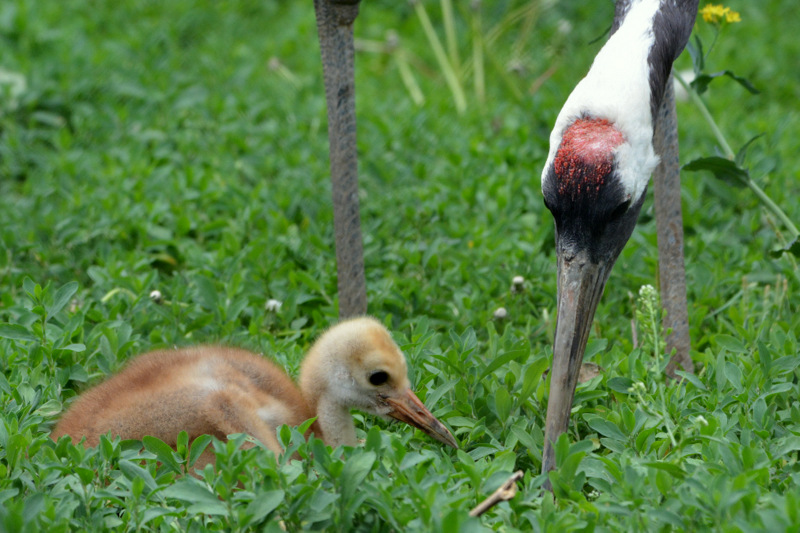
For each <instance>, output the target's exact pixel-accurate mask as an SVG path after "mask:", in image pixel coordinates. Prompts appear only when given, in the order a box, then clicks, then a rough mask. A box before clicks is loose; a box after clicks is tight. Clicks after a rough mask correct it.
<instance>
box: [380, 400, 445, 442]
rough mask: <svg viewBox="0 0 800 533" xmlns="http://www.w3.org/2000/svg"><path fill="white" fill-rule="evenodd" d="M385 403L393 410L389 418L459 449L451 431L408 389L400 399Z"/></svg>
mask: <svg viewBox="0 0 800 533" xmlns="http://www.w3.org/2000/svg"><path fill="white" fill-rule="evenodd" d="M385 401H386V403H387V404H388V405H389V407H391V408H392V410H391V411H390V412H389V413H387V414H388V416H390V417H392V418H394V419H395V420H400V421H401V422H405V423H406V424H408V425H410V426H414V427H415V428H419V429H421V430H422V431H424V432H425V433H427V434H428V435H430V436H431V437H433V438H434V439H436V440H438V441H439V442H441V443H444V444H447V445H448V446H452V447H453V448H458V444H457V443H456V439H454V438H453V435H452V434H451V433H450V431H448V429H447V428H446V427H444V424H442V423H441V422H439V420H437V419H436V417H435V416H433V415H432V414H431V412H430V411H428V408H427V407H425V405H424V404H423V403H422V402H421V401H420V399H419V398H417V395H416V394H414V393H413V392H412V391H411V389H406V391H405V392H404V393H403V394H401V395H400V396H398V397H394V398H392V397H390V398H386V400H385Z"/></svg>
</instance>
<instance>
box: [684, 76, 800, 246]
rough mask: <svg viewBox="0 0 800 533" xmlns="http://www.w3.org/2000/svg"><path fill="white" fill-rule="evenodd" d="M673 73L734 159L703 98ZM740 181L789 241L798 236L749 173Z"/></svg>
mask: <svg viewBox="0 0 800 533" xmlns="http://www.w3.org/2000/svg"><path fill="white" fill-rule="evenodd" d="M673 74H674V75H675V79H677V80H678V83H680V84H681V86H682V87H683V88H684V89H685V90H686V92H687V93H688V94H689V98H691V99H692V102H693V103H694V104H695V105H696V106H697V108H698V109H699V110H700V114H701V115H703V118H705V119H706V122H707V123H708V125H709V127H710V128H711V131H712V133H713V134H714V137H716V138H717V142H718V143H719V144H720V147H722V151H723V152H724V153H725V156H726V157H727V158H728V159H731V160H732V159H734V158H735V157H736V154H735V153H734V152H733V150H732V149H731V146H730V145H729V144H728V141H727V140H726V139H725V135H723V133H722V130H720V129H719V126H717V123H716V121H715V120H714V117H712V116H711V113H710V112H709V110H708V108H707V107H706V104H705V102H703V99H702V98H700V95H699V94H697V91H695V90H694V87H692V86H691V85H689V84H688V83H686V80H684V79H683V78H682V77H681V75H680V74H679V73H678V72H673ZM742 181H743V182H744V184H745V185H747V186H748V187H749V188H750V190H751V191H753V193H755V195H756V197H757V198H758V199H759V200H760V201H761V203H763V204H764V206H765V207H766V208H767V209H768V210H769V211H770V212H771V213H772V214H773V215H775V217H776V218H778V220H780V221H781V222H783V224H784V225H785V226H786V227H787V228H788V230H789V232H790V233H791V238H790V239H789V241H790V242H792V241H794V240H795V239H797V238H798V237H799V236H800V230H798V229H797V226H795V225H794V223H793V222H792V220H791V219H790V218H789V217H788V216H787V215H786V213H784V212H783V210H782V209H781V208H780V207H779V206H778V204H776V203H775V202H774V201H773V200H772V198H770V197H769V196H767V193H765V192H764V190H763V189H762V188H761V187H759V186H758V185H757V184H756V182H754V181H753V179H752V178H751V177H750V175H749V174H748V175H747V177H746V178H742Z"/></svg>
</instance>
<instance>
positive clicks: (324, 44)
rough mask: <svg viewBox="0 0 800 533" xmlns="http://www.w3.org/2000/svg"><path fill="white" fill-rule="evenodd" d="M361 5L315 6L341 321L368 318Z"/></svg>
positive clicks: (348, 0) (351, 1) (328, 2)
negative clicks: (359, 131) (356, 35)
mask: <svg viewBox="0 0 800 533" xmlns="http://www.w3.org/2000/svg"><path fill="white" fill-rule="evenodd" d="M359 1H360V0H314V9H315V11H316V16H317V29H318V31H319V43H320V52H321V54H322V70H323V74H324V78H325V99H326V100H327V103H328V140H329V142H330V159H331V182H332V188H333V225H334V232H335V235H336V269H337V275H338V288H339V317H340V318H347V317H351V316H357V315H363V314H365V313H366V312H367V289H366V281H365V278H364V244H363V243H362V241H361V218H360V215H359V205H358V156H357V152H356V111H355V109H356V107H355V75H354V65H353V63H354V56H355V52H354V46H353V22H354V21H355V19H356V17H357V16H358V5H359Z"/></svg>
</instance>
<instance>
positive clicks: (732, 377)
mask: <svg viewBox="0 0 800 533" xmlns="http://www.w3.org/2000/svg"><path fill="white" fill-rule="evenodd" d="M725 375H726V376H727V378H728V381H730V382H731V385H733V387H734V388H735V389H736V392H742V388H743V387H742V369H741V368H739V365H737V364H736V363H733V362H731V361H725Z"/></svg>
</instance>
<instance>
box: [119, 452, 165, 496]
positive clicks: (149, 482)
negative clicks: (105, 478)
mask: <svg viewBox="0 0 800 533" xmlns="http://www.w3.org/2000/svg"><path fill="white" fill-rule="evenodd" d="M119 469H120V470H122V472H123V473H124V474H125V476H126V477H128V478H129V479H132V480H136V479H141V480H142V481H143V482H144V483H145V485H146V486H147V488H149V489H150V490H153V489H155V488H156V487H157V486H158V484H157V483H156V480H155V479H153V476H152V474H150V472H149V471H148V470H147V469H146V468H142V467H141V466H139V465H137V464H134V463H132V462H131V461H128V460H127V459H121V460H120V461H119Z"/></svg>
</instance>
